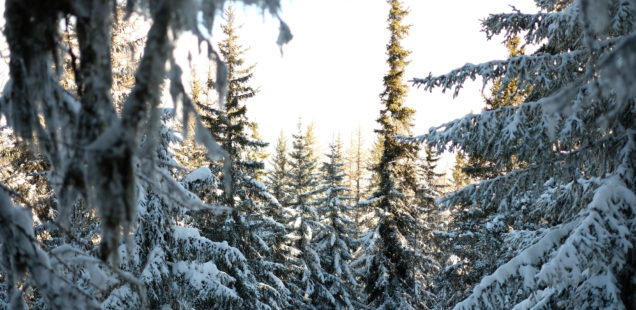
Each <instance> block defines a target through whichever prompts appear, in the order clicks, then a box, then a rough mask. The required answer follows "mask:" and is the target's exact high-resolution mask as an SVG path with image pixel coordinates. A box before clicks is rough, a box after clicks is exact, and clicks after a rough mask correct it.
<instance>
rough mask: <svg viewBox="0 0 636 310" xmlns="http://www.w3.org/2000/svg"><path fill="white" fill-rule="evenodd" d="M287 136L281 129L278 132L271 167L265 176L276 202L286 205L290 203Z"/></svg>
mask: <svg viewBox="0 0 636 310" xmlns="http://www.w3.org/2000/svg"><path fill="white" fill-rule="evenodd" d="M288 152H289V150H288V148H287V138H285V134H284V133H283V131H281V132H280V134H279V136H278V140H276V149H275V151H274V156H273V157H272V161H271V163H272V169H271V170H270V171H269V175H268V177H267V186H268V188H269V189H270V191H271V193H272V195H274V197H275V198H276V199H277V200H278V202H279V203H280V204H281V205H282V206H284V207H286V206H289V203H290V198H289V194H290V189H289V186H290V181H289V176H290V171H289V169H290V166H289V164H290V163H289V158H288V155H287V153H288Z"/></svg>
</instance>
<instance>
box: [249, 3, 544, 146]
mask: <svg viewBox="0 0 636 310" xmlns="http://www.w3.org/2000/svg"><path fill="white" fill-rule="evenodd" d="M404 3H405V5H406V7H408V8H409V9H410V15H409V17H408V19H407V21H408V23H410V24H411V25H412V28H411V33H410V36H409V37H408V38H407V39H406V40H405V41H404V42H403V44H404V46H405V47H406V48H407V49H409V50H411V51H412V54H411V56H410V59H411V63H410V65H409V66H408V69H407V72H406V77H407V79H410V78H412V77H424V76H426V75H428V73H429V72H432V73H433V74H443V73H446V72H448V71H450V70H452V69H454V68H456V67H459V66H462V65H464V64H465V63H467V62H471V63H479V62H483V61H488V60H491V59H498V58H504V57H505V55H506V50H505V48H504V47H503V45H502V44H501V41H502V38H498V39H496V40H493V41H490V42H488V41H486V36H485V34H484V33H482V32H480V30H481V26H480V23H479V19H482V18H484V17H487V16H488V14H489V13H500V12H510V11H511V9H510V7H509V4H512V5H514V6H515V7H517V8H519V9H521V10H522V11H531V12H534V11H536V10H537V9H536V8H534V6H533V2H532V1H530V0H516V1H515V0H494V1H493V0H490V1H475V0H449V1H425V0H405V1H404ZM387 13H388V4H387V3H386V2H385V1H383V0H320V1H319V0H283V11H282V14H281V16H282V18H283V19H284V20H285V21H286V22H287V24H288V25H289V26H290V28H291V30H292V33H293V34H294V39H293V40H292V41H291V42H290V43H289V44H288V45H287V46H285V47H284V49H283V52H284V53H283V55H282V56H281V53H280V51H279V49H278V48H277V46H276V45H275V43H274V42H275V40H276V37H277V31H278V23H277V22H276V20H275V19H273V18H271V17H269V16H267V14H261V12H260V11H258V10H256V9H249V8H248V9H240V10H239V12H238V14H239V15H242V16H240V17H239V21H240V22H241V23H242V24H243V28H242V29H241V30H240V33H239V34H240V38H241V42H242V43H243V44H244V45H246V46H249V47H250V48H251V49H250V50H249V51H248V54H247V56H246V58H247V60H248V62H254V63H256V69H255V77H254V79H253V83H254V85H256V86H259V87H260V92H259V93H258V94H257V96H256V97H254V98H253V99H250V100H249V101H248V103H247V104H248V113H249V115H250V117H251V118H252V119H253V120H255V121H257V122H258V123H259V125H260V129H261V133H262V135H263V137H264V139H265V140H267V141H268V142H270V143H272V144H273V143H274V142H275V140H276V138H277V137H278V133H279V131H280V130H281V129H283V130H285V132H286V133H287V134H288V135H291V134H292V133H295V132H296V123H297V121H298V117H299V116H302V118H303V120H304V122H305V123H307V122H312V121H313V122H315V123H316V125H317V132H318V135H319V139H320V142H321V144H322V147H323V148H324V147H325V146H326V144H327V143H328V142H329V141H331V138H332V137H333V136H334V135H337V134H340V135H341V136H342V138H343V140H344V141H345V142H347V141H348V139H349V136H350V133H351V132H352V131H353V130H355V128H357V127H358V126H361V127H362V129H363V131H364V132H365V135H366V140H367V143H369V144H370V143H371V142H372V140H373V139H374V134H373V129H374V128H377V125H376V122H375V120H376V118H377V116H378V114H379V109H380V108H381V105H380V101H379V95H378V94H379V93H380V92H381V91H382V77H383V75H384V74H385V73H386V71H387V70H388V66H387V64H386V62H385V59H386V55H385V47H386V44H387V42H388V30H386V18H387ZM480 90H481V81H480V80H478V81H477V82H476V83H471V85H467V86H466V87H465V90H464V91H463V93H461V94H460V96H459V97H457V98H456V99H455V100H453V99H452V95H451V94H448V93H447V94H443V95H442V94H441V92H439V91H436V92H433V93H432V94H431V93H428V92H424V91H422V90H418V89H415V88H412V89H411V90H410V92H409V97H408V100H407V104H408V105H410V106H412V107H414V108H415V109H416V110H417V114H416V120H415V129H414V134H422V133H424V132H426V131H427V130H428V128H430V127H431V126H434V125H438V124H441V123H443V122H446V121H450V120H452V119H455V118H457V117H461V116H462V115H464V114H466V113H469V112H471V111H475V112H477V111H479V110H480V109H481V107H482V105H483V100H482V99H481V95H480Z"/></svg>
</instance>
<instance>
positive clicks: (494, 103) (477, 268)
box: [440, 36, 530, 308]
mask: <svg viewBox="0 0 636 310" xmlns="http://www.w3.org/2000/svg"><path fill="white" fill-rule="evenodd" d="M520 42H521V40H520V38H519V37H516V36H515V37H512V38H510V39H508V40H506V42H505V45H506V48H507V49H508V58H513V57H519V56H522V55H523V54H524V49H523V48H522V47H520ZM529 91H530V89H523V90H522V89H519V88H518V87H517V83H516V81H515V80H511V81H509V82H508V83H507V84H506V85H505V86H504V85H502V83H501V79H496V80H495V81H494V83H493V86H492V88H491V90H490V96H488V97H485V101H486V102H485V103H486V106H485V108H484V111H490V110H494V109H497V108H500V107H504V106H513V105H519V104H521V103H522V102H523V100H524V99H525V97H526V96H527V95H528V93H529ZM455 159H456V166H455V167H454V172H453V177H454V178H455V180H456V181H457V182H458V183H460V184H456V190H457V189H460V188H463V187H464V186H466V185H468V184H470V183H474V182H478V181H480V180H485V179H489V178H494V177H497V176H500V175H503V174H506V173H508V172H510V171H512V170H514V169H515V168H519V167H521V166H522V165H523V164H524V163H521V162H519V161H518V160H515V161H512V162H511V164H510V165H507V166H506V167H496V163H494V162H492V161H489V160H486V159H484V158H482V157H481V156H479V154H472V155H471V156H467V155H466V154H464V153H463V151H461V150H459V151H458V152H457V154H456V158H455ZM450 216H451V218H450V221H449V225H448V233H447V234H446V235H445V238H443V240H444V242H445V244H446V246H445V247H446V249H447V251H446V252H447V253H448V254H449V255H451V256H452V257H453V261H447V262H446V266H445V267H444V272H443V274H442V275H441V278H442V281H441V284H440V286H441V288H440V290H441V293H440V295H441V296H440V301H441V302H442V306H443V307H446V308H448V307H451V306H453V305H455V304H456V303H458V302H459V301H461V300H462V299H464V298H465V297H466V296H468V295H469V294H470V291H471V289H472V287H473V286H475V285H476V284H477V283H478V282H479V280H480V279H481V278H482V277H483V276H485V275H488V274H490V273H492V272H493V271H494V270H495V269H496V268H497V267H498V266H499V265H501V264H502V263H504V262H506V261H507V260H508V259H510V258H511V257H509V255H510V254H514V253H508V251H507V247H506V245H505V243H504V237H505V234H504V233H505V232H506V231H507V229H508V228H507V226H506V225H504V224H503V223H504V222H506V221H505V220H504V219H503V218H502V216H501V215H500V214H498V213H497V204H493V205H491V206H482V208H480V209H479V210H476V209H473V208H471V203H470V202H468V203H466V204H465V205H462V206H455V208H453V210H452V212H451V213H450Z"/></svg>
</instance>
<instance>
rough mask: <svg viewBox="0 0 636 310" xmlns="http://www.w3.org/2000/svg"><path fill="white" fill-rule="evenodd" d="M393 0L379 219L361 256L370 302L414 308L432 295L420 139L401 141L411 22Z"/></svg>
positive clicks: (406, 121)
mask: <svg viewBox="0 0 636 310" xmlns="http://www.w3.org/2000/svg"><path fill="white" fill-rule="evenodd" d="M387 2H388V3H389V5H390V10H389V17H388V24H389V25H388V29H389V31H390V41H389V44H388V45H387V56H388V59H387V63H388V64H389V72H388V73H387V74H386V75H385V76H384V87H385V88H384V91H383V92H382V93H381V94H380V99H381V100H382V104H383V108H382V110H381V111H380V117H379V119H378V123H379V124H380V126H381V128H380V129H379V130H376V132H377V133H378V134H379V136H381V138H382V156H381V158H380V162H379V164H378V166H377V167H376V171H377V173H378V175H379V179H380V180H379V186H378V190H377V191H376V192H375V194H374V195H373V197H372V198H371V199H370V200H371V201H373V203H374V206H375V207H376V208H377V210H378V217H379V219H378V221H377V224H376V226H375V227H373V228H372V229H371V230H370V231H369V232H368V233H367V234H366V235H365V236H363V237H362V240H363V242H364V244H363V249H364V251H363V253H362V255H361V257H360V258H359V259H358V260H359V264H360V267H361V268H362V271H361V272H362V278H363V279H364V281H365V283H364V284H365V291H366V293H367V296H368V300H367V302H368V304H369V306H371V307H373V308H378V309H410V308H420V307H425V306H426V305H427V304H428V303H430V302H431V301H432V299H431V298H430V296H429V293H428V291H427V289H428V288H427V287H424V284H423V283H420V281H421V280H422V277H423V274H422V272H424V271H425V270H424V269H427V268H428V267H426V266H424V265H428V262H426V261H425V259H423V258H424V257H423V256H422V255H420V253H418V251H419V250H420V249H418V248H417V246H418V245H420V244H421V240H420V238H421V236H420V229H421V227H422V221H421V218H420V214H419V213H420V212H421V210H420V206H419V205H418V203H417V197H416V196H417V192H418V191H419V188H420V184H419V179H418V175H417V171H418V169H419V167H418V151H419V147H418V146H417V145H415V144H407V143H402V142H401V141H399V140H398V136H409V135H410V134H411V126H412V124H411V122H412V117H413V114H414V113H415V111H414V110H413V109H411V108H408V107H406V106H405V104H404V100H405V98H406V93H407V86H406V85H405V84H404V82H403V75H404V69H405V67H406V65H407V64H408V60H407V57H408V55H409V54H410V52H409V51H407V50H405V49H404V48H403V47H402V45H401V41H402V39H404V37H405V36H406V35H407V33H408V30H409V26H408V25H404V24H403V20H404V18H405V17H406V15H407V14H408V11H407V10H405V9H404V8H403V6H402V3H401V1H399V0H388V1H387Z"/></svg>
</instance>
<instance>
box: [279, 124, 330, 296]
mask: <svg viewBox="0 0 636 310" xmlns="http://www.w3.org/2000/svg"><path fill="white" fill-rule="evenodd" d="M293 138H294V140H293V144H292V150H291V153H290V154H289V158H290V192H291V203H290V207H289V211H290V212H289V214H288V223H289V224H288V225H289V226H290V229H291V231H290V235H291V236H292V238H291V239H292V240H293V241H294V243H293V246H294V247H295V248H296V249H298V251H299V252H298V254H297V257H296V259H295V262H293V263H294V264H295V266H296V267H295V268H297V272H296V274H294V275H293V276H292V277H293V278H292V281H291V283H292V285H293V286H294V287H293V291H294V294H295V296H296V298H297V299H298V300H299V301H301V302H303V303H305V305H303V307H309V308H314V304H313V301H315V300H316V298H317V296H318V294H319V293H320V292H323V291H325V290H326V289H325V288H324V280H325V272H324V270H323V269H322V267H321V265H320V257H319V256H318V254H317V253H316V251H315V248H314V247H313V235H314V234H315V233H316V232H317V231H319V230H320V228H321V226H322V225H321V223H320V221H319V216H318V212H317V211H316V208H315V195H316V189H317V186H318V173H317V172H318V171H317V166H318V164H317V162H316V156H315V154H314V150H313V147H312V145H311V143H312V139H313V137H312V136H311V126H308V127H307V130H306V131H305V132H303V128H302V123H300V122H299V123H298V132H297V134H295V135H293Z"/></svg>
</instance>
